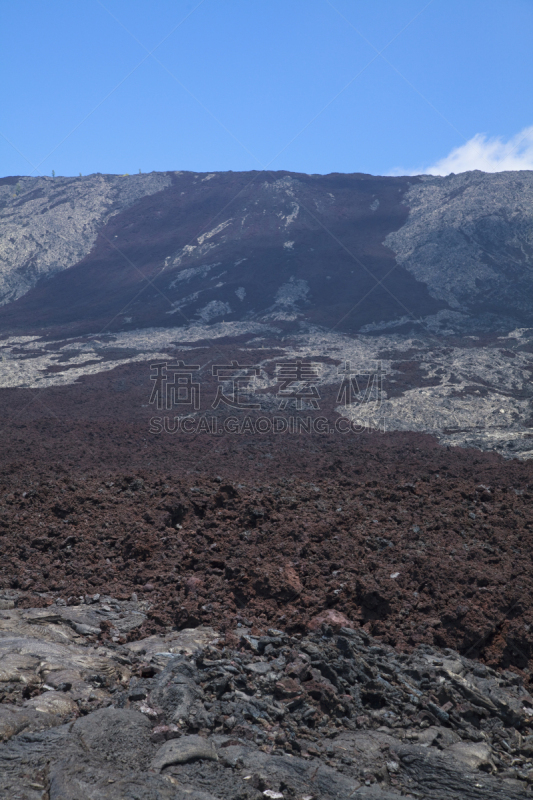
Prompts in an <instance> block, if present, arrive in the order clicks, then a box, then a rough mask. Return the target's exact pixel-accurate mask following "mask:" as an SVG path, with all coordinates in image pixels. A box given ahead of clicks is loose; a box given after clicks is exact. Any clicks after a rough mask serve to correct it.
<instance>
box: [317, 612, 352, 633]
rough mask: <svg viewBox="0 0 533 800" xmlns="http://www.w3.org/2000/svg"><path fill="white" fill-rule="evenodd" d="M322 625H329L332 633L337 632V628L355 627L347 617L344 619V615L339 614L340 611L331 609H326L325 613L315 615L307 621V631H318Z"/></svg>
mask: <svg viewBox="0 0 533 800" xmlns="http://www.w3.org/2000/svg"><path fill="white" fill-rule="evenodd" d="M322 625H329V626H330V627H331V628H333V630H334V631H338V630H339V628H353V627H355V626H354V624H353V622H351V621H350V620H349V619H348V617H345V616H344V614H341V612H340V611H335V610H334V609H333V608H327V609H326V610H325V611H322V612H321V613H320V614H317V615H316V617H313V619H311V620H309V622H308V623H307V629H308V630H310V631H318V630H320V628H321V627H322Z"/></svg>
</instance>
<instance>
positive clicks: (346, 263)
mask: <svg viewBox="0 0 533 800" xmlns="http://www.w3.org/2000/svg"><path fill="white" fill-rule="evenodd" d="M532 198H533V173H531V172H509V173H500V174H497V175H487V174H484V173H480V172H470V173H464V174H462V175H459V176H449V177H447V178H433V177H430V176H421V177H411V178H388V177H374V176H371V175H362V174H352V175H341V174H331V175H325V176H321V175H305V174H300V173H298V174H297V173H288V172H276V173H271V172H247V173H231V172H224V173H210V174H194V173H188V172H187V173H183V172H182V173H153V174H151V175H150V176H140V175H139V176H129V177H128V176H123V177H120V176H89V177H88V178H76V179H70V178H69V179H66V178H64V179H54V180H52V179H46V180H45V179H33V178H20V179H17V178H13V179H3V183H2V185H0V201H1V205H2V208H0V223H1V234H0V255H1V256H2V258H3V260H4V261H3V266H2V281H3V283H2V284H1V285H0V290H1V291H2V297H1V302H3V304H4V305H3V306H2V308H1V309H0V330H2V331H4V332H10V333H18V334H26V333H29V332H35V331H40V332H41V331H48V332H54V335H58V334H59V333H62V335H65V334H66V333H71V334H73V333H75V334H78V333H87V332H90V333H95V332H99V331H101V330H102V329H103V328H105V329H106V330H132V329H137V328H143V327H149V326H159V327H161V326H163V327H176V326H178V327H183V326H186V325H188V324H189V322H190V321H193V322H196V323H198V322H200V323H204V324H210V323H213V322H220V321H222V320H225V321H246V320H248V321H250V320H258V319H261V320H277V321H285V322H289V323H297V322H298V321H307V322H311V323H313V324H315V325H320V326H326V327H328V328H329V327H332V326H335V327H336V328H338V329H339V330H346V331H359V330H361V329H362V328H364V327H365V326H370V327H371V328H373V329H380V328H383V327H385V328H387V327H390V325H391V324H393V325H396V326H398V325H399V326H402V325H403V326H405V325H406V324H410V325H412V324H413V322H420V321H422V322H423V324H424V325H428V324H431V325H432V326H433V327H435V326H436V328H437V329H438V328H439V326H441V327H442V328H443V329H446V330H450V329H451V330H456V331H459V330H461V331H463V332H464V331H468V330H476V329H484V330H486V331H487V330H494V329H498V330H500V329H507V330H509V329H512V327H516V326H519V325H524V324H528V322H529V320H530V319H531V312H532V310H533V309H532V297H533V284H532V282H531V274H532V273H531V265H532V258H533V241H532V233H531V231H532V230H533V227H532V224H531V223H532V212H531V208H532V203H531V200H532ZM43 237H44V238H43ZM67 242H68V244H67ZM17 243H18V244H17ZM43 248H44V250H43Z"/></svg>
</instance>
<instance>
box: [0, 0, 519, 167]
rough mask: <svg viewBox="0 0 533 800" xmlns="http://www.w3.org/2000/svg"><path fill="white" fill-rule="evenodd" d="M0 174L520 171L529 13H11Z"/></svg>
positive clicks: (205, 9)
mask: <svg viewBox="0 0 533 800" xmlns="http://www.w3.org/2000/svg"><path fill="white" fill-rule="evenodd" d="M0 37H1V48H0V65H1V66H0V70H1V74H2V101H1V111H0V174H1V175H29V174H34V175H36V174H46V175H50V174H51V171H52V170H55V172H56V174H57V175H78V174H79V173H80V172H81V173H82V174H84V175H85V174H88V173H93V172H109V173H125V172H128V173H133V172H138V170H139V169H142V171H143V172H150V171H152V170H194V171H218V170H228V169H231V170H248V169H262V168H265V167H268V168H269V169H288V170H293V171H296V172H308V173H327V172H369V173H373V174H400V173H413V172H423V171H433V172H440V173H442V174H445V173H446V172H449V171H452V170H453V171H455V172H461V171H464V169H470V168H476V167H479V168H484V169H486V170H487V171H495V170H497V169H503V168H529V169H533V91H532V87H533V47H532V42H533V0H432V1H431V2H427V0H331V1H330V0H203V2H199V0H151V1H150V2H146V0H102V2H100V0H75V2H72V0H47V2H43V0H16V2H15V0H11V2H4V3H3V4H2V5H1V7H0Z"/></svg>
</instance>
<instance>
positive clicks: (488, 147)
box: [390, 125, 533, 175]
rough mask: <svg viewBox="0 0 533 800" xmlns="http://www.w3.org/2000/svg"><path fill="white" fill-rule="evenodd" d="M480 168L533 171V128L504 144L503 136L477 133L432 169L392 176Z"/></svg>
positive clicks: (397, 171)
mask: <svg viewBox="0 0 533 800" xmlns="http://www.w3.org/2000/svg"><path fill="white" fill-rule="evenodd" d="M473 169H479V170H481V171H482V172H504V171H505V170H520V169H531V170H533V125H531V126H530V127H529V128H524V129H523V130H522V131H520V133H517V134H516V135H515V136H512V137H511V138H510V139H509V140H508V141H504V140H503V139H502V137H501V136H493V137H488V136H487V135H486V134H484V133H476V135H475V136H473V137H472V138H471V139H469V140H468V142H465V144H462V145H461V146H460V147H456V148H455V149H454V150H452V151H451V153H449V154H448V155H447V156H445V157H444V158H441V159H440V161H437V162H436V163H435V164H433V165H432V166H431V167H427V168H422V169H418V170H416V171H413V170H401V169H400V168H395V169H393V170H391V173H390V174H391V175H449V174H450V172H454V173H455V174H457V173H459V172H469V171H470V170H473Z"/></svg>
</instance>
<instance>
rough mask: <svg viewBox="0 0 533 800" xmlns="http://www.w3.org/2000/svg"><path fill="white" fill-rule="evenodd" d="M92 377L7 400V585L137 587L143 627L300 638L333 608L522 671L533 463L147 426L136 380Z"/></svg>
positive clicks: (372, 625)
mask: <svg viewBox="0 0 533 800" xmlns="http://www.w3.org/2000/svg"><path fill="white" fill-rule="evenodd" d="M117 375H118V377H117ZM101 380H104V378H102V379H101ZM106 380H109V381H113V382H114V383H113V384H112V385H114V386H115V387H117V386H118V387H120V385H121V384H120V380H122V379H121V378H120V374H119V373H118V371H115V373H114V377H113V378H107V379H106ZM95 385H97V382H96V383H93V384H90V383H89V382H85V384H84V385H83V386H81V385H74V386H70V387H66V388H61V390H42V391H40V392H37V391H30V390H28V391H27V392H24V391H21V390H16V391H4V392H3V393H2V396H3V401H4V403H3V408H4V424H5V427H4V431H3V432H2V444H3V447H2V453H3V456H2V462H1V468H0V501H1V506H0V547H1V555H2V558H1V561H0V587H1V588H14V589H18V590H19V591H21V597H20V602H23V603H24V604H26V605H36V604H37V605H38V604H39V603H46V602H47V598H50V597H63V598H65V599H66V600H68V598H71V600H70V601H69V602H75V598H76V597H79V596H80V595H82V594H85V593H95V592H105V593H107V594H111V595H114V596H122V595H125V596H129V595H130V594H131V593H132V592H134V591H135V592H137V594H138V596H139V597H145V598H146V599H150V601H151V603H152V609H151V612H150V623H149V625H148V626H146V630H145V633H149V632H153V631H156V630H161V629H163V628H164V627H165V626H171V625H176V626H177V627H178V628H183V627H191V626H196V625H198V624H200V623H204V624H208V625H212V626H213V627H215V628H225V627H227V628H234V627H235V625H236V623H238V622H241V623H242V624H243V625H245V626H246V625H247V624H252V625H253V626H255V628H256V629H260V630H265V629H266V628H268V627H269V626H275V627H277V628H283V629H286V630H287V631H289V632H298V631H304V630H305V629H306V627H307V626H308V625H309V624H311V625H312V621H313V619H314V618H315V617H316V616H317V615H319V614H320V613H322V612H323V611H324V610H326V609H330V610H335V611H337V612H339V613H341V614H343V615H344V616H345V617H346V618H348V620H350V621H351V622H352V624H354V625H355V626H364V627H365V629H366V630H367V631H369V632H371V633H372V634H373V635H375V636H378V637H381V638H382V639H383V640H384V641H386V642H388V643H391V644H393V645H395V646H397V647H399V648H407V649H408V648H411V647H413V646H414V645H416V644H417V643H424V642H425V643H430V644H436V645H438V646H449V647H452V648H455V649H457V650H459V651H460V652H461V653H463V654H468V656H469V657H478V658H481V659H482V660H484V661H486V662H487V663H488V664H490V665H492V666H505V667H508V666H512V667H513V668H515V669H519V670H522V671H523V672H524V673H525V677H526V678H527V677H528V674H529V673H528V670H529V669H530V668H531V663H532V662H531V659H532V655H533V579H532V574H531V557H532V552H533V548H532V532H531V529H532V526H533V510H532V506H531V499H532V497H533V465H532V464H530V463H520V462H517V461H511V462H505V461H504V460H503V459H501V458H500V457H498V456H496V455H494V454H486V453H485V454H483V453H480V452H478V451H475V450H460V449H445V448H442V447H440V446H439V445H438V444H437V443H436V441H435V440H434V439H433V438H432V437H430V436H427V435H418V434H409V433H386V434H383V433H370V434H366V435H364V436H359V437H352V438H347V437H342V436H333V437H331V436H329V437H320V436H300V437H298V436H293V437H290V436H278V437H275V436H273V437H271V438H268V437H260V436H249V437H247V436H235V437H226V438H223V437H221V438H216V437H210V436H203V437H202V436H196V437H195V438H194V439H193V438H191V437H186V436H181V438H180V437H179V436H174V437H171V436H164V437H159V438H158V437H150V436H149V434H148V433H147V424H146V420H145V419H143V418H141V416H140V415H138V414H137V416H136V414H135V413H133V411H132V409H133V408H138V404H137V403H136V402H135V403H134V402H133V400H132V393H131V391H130V392H129V393H125V394H121V391H120V388H116V391H115V392H114V393H113V392H107V393H103V392H101V391H100V392H98V391H95ZM100 388H101V387H100ZM132 391H133V390H132ZM60 393H61V394H60ZM59 397H61V398H62V405H60V404H59V402H58V398H59ZM91 398H93V402H89V401H90V400H91ZM23 400H25V401H26V403H27V405H26V406H25V405H24V403H23ZM121 403H122V405H121ZM132 403H133V405H131V404H132ZM52 404H53V405H52ZM51 408H53V409H54V410H53V412H52V411H50V410H49V409H51ZM84 408H87V409H90V416H89V412H85V411H84ZM128 409H129V410H130V413H128ZM38 593H40V594H41V595H43V597H39V594H38Z"/></svg>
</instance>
